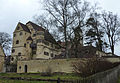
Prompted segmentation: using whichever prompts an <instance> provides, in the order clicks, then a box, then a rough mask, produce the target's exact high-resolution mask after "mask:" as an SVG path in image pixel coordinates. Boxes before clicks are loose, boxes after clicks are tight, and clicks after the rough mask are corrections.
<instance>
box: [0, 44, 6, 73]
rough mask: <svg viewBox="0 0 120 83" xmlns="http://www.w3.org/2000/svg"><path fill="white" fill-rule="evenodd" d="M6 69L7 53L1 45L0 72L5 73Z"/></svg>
mask: <svg viewBox="0 0 120 83" xmlns="http://www.w3.org/2000/svg"><path fill="white" fill-rule="evenodd" d="M4 68H5V53H4V50H3V48H2V46H1V45H0V72H5V70H4Z"/></svg>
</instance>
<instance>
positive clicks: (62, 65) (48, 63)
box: [17, 58, 120, 73]
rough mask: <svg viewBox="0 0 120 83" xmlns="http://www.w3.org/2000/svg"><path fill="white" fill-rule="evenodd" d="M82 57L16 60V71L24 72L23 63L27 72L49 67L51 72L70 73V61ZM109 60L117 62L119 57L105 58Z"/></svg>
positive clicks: (46, 69) (44, 69)
mask: <svg viewBox="0 0 120 83" xmlns="http://www.w3.org/2000/svg"><path fill="white" fill-rule="evenodd" d="M78 60H82V59H68V60H67V59H51V60H28V61H18V63H17V73H24V72H25V65H27V72H28V73H39V72H47V71H48V70H49V69H50V70H51V71H52V72H65V73H72V72H73V67H72V63H73V62H76V61H78ZM107 60H108V61H110V62H119V61H120V59H119V58H107Z"/></svg>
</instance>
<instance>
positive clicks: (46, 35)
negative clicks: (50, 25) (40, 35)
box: [26, 21, 58, 44]
mask: <svg viewBox="0 0 120 83" xmlns="http://www.w3.org/2000/svg"><path fill="white" fill-rule="evenodd" d="M28 23H30V24H31V25H32V26H33V29H34V30H36V31H44V38H45V40H46V41H49V42H51V43H53V44H58V43H57V42H56V40H55V39H54V38H53V36H52V35H51V34H50V33H49V31H48V30H45V29H44V28H42V27H41V26H39V25H37V24H35V23H33V22H31V21H29V22H28ZM28 23H26V24H28Z"/></svg>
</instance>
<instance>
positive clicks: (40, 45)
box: [11, 21, 61, 64]
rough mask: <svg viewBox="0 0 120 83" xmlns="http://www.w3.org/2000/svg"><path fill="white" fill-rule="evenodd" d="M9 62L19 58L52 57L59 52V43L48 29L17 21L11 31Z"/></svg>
mask: <svg viewBox="0 0 120 83" xmlns="http://www.w3.org/2000/svg"><path fill="white" fill-rule="evenodd" d="M13 34H14V35H13V46H12V54H11V55H12V57H11V63H14V64H17V61H19V60H31V59H52V58H54V57H55V56H57V55H59V54H60V53H61V50H60V46H59V44H58V43H57V42H56V41H55V39H54V38H53V37H52V35H51V34H50V33H49V31H48V30H45V29H44V28H42V27H40V26H38V25H36V24H35V23H32V22H30V21H29V22H28V23H26V24H22V23H20V22H19V23H18V25H17V27H16V29H15V31H14V33H13Z"/></svg>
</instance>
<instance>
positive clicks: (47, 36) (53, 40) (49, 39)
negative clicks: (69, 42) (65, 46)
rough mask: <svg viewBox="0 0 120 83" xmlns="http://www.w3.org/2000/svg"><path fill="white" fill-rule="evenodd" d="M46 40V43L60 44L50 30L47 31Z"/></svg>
mask: <svg viewBox="0 0 120 83" xmlns="http://www.w3.org/2000/svg"><path fill="white" fill-rule="evenodd" d="M44 38H45V40H46V41H49V42H51V43H53V44H58V43H57V42H56V40H55V39H54V38H53V36H52V35H51V34H50V33H49V32H48V30H45V34H44Z"/></svg>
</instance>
